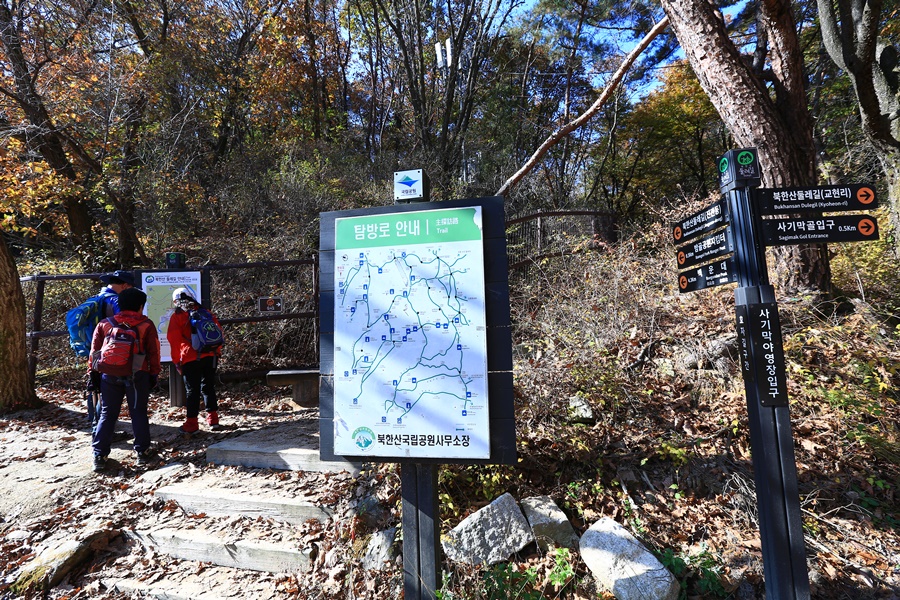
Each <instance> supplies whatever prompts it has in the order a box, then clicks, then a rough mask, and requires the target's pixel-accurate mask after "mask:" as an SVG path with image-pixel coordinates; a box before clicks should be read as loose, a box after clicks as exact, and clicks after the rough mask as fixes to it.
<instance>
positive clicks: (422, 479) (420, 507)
mask: <svg viewBox="0 0 900 600" xmlns="http://www.w3.org/2000/svg"><path fill="white" fill-rule="evenodd" d="M437 490H438V467H437V465H432V464H422V463H402V464H401V466H400V496H401V501H402V505H403V507H402V508H403V510H402V517H401V518H402V523H403V590H404V596H403V597H404V598H409V599H410V600H433V599H434V598H436V597H437V596H436V591H437V590H438V589H440V584H441V555H440V543H439V542H440V522H441V521H440V503H439V502H438V493H437Z"/></svg>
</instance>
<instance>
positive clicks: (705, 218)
mask: <svg viewBox="0 0 900 600" xmlns="http://www.w3.org/2000/svg"><path fill="white" fill-rule="evenodd" d="M725 206H726V205H725V200H724V199H723V200H719V201H718V202H716V203H715V204H713V205H712V206H710V207H708V208H704V209H703V210H701V211H700V212H698V213H695V214H693V215H691V216H690V217H688V218H686V219H682V220H681V221H678V222H677V223H674V224H673V225H672V239H673V240H675V245H676V246H678V245H680V244H683V243H685V242H687V241H688V240H691V239H693V238H695V237H697V236H699V235H702V234H704V233H707V232H710V231H713V230H714V229H718V228H719V227H721V226H722V225H724V224H726V223H727V222H728V211H727V209H726V207H725Z"/></svg>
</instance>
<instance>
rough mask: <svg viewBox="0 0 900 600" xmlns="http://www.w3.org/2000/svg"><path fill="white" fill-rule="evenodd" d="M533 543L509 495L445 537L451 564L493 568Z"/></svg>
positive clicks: (495, 501) (528, 529)
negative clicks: (453, 562)
mask: <svg viewBox="0 0 900 600" xmlns="http://www.w3.org/2000/svg"><path fill="white" fill-rule="evenodd" d="M533 541H534V536H533V535H532V533H531V528H530V527H529V526H528V521H527V520H525V515H523V514H522V510H521V509H520V508H519V505H518V504H517V503H516V500H515V499H514V498H513V497H512V496H511V495H510V494H508V493H507V494H503V495H502V496H500V497H499V498H497V499H496V500H494V501H493V502H491V503H490V504H488V505H487V506H485V507H484V508H482V509H481V510H479V511H477V512H475V513H472V514H471V515H469V516H468V517H466V518H465V519H463V520H462V522H461V523H460V524H459V525H457V526H456V527H454V528H453V529H452V530H450V531H449V532H448V533H447V535H446V536H444V538H443V540H442V546H443V548H444V554H446V556H447V558H449V559H450V560H453V561H456V562H460V563H465V564H471V565H481V564H487V565H493V564H496V563H498V562H503V561H505V560H508V559H509V557H510V556H511V555H512V554H513V553H515V552H518V551H519V550H521V549H522V548H524V547H525V546H527V545H528V544H530V543H531V542H533Z"/></svg>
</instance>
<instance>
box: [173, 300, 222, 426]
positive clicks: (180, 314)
mask: <svg viewBox="0 0 900 600" xmlns="http://www.w3.org/2000/svg"><path fill="white" fill-rule="evenodd" d="M172 303H173V304H174V305H175V307H176V308H175V313H174V314H173V315H172V317H171V319H170V320H169V329H168V331H167V332H166V339H168V340H169V346H170V347H171V353H172V363H173V364H174V365H175V368H176V369H178V372H179V373H181V376H182V378H183V379H184V391H185V405H186V409H187V416H186V418H185V421H184V424H183V425H182V426H181V430H182V431H183V432H185V433H194V432H195V431H197V430H198V429H200V426H199V425H198V423H197V417H198V415H199V414H200V398H201V397H202V398H203V406H204V407H205V408H206V423H207V424H208V425H209V426H210V428H211V429H213V430H217V429H219V412H218V411H219V405H218V401H217V400H216V384H215V379H216V365H217V362H218V359H219V356H220V355H221V353H222V349H221V346H217V347H216V348H214V349H212V350H203V349H200V350H197V349H195V348H194V341H193V340H194V339H196V336H195V335H194V334H195V332H194V331H193V330H192V326H191V314H193V313H194V312H195V311H198V310H205V309H202V307H201V306H200V303H199V302H197V299H196V298H194V296H193V295H192V294H191V292H190V291H188V290H187V289H186V288H183V287H182V288H178V289H176V290H175V291H174V292H172ZM211 316H212V319H213V321H215V324H216V325H217V326H218V327H219V330H220V331H221V327H222V325H221V323H219V319H218V318H216V316H215V315H211ZM192 338H193V339H192ZM220 343H221V341H220Z"/></svg>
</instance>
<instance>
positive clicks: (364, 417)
mask: <svg viewBox="0 0 900 600" xmlns="http://www.w3.org/2000/svg"><path fill="white" fill-rule="evenodd" d="M483 254H484V252H483V225H482V207H480V206H471V207H464V208H449V209H436V210H423V211H407V212H402V213H385V214H377V215H367V216H358V217H348V218H338V219H336V220H335V251H334V262H335V264H334V289H335V307H334V453H335V454H337V455H343V456H367V455H368V456H380V457H404V458H454V459H467V458H472V459H477V458H488V457H489V456H490V439H489V437H490V436H489V422H488V388H487V371H488V369H487V344H486V320H485V283H484V281H485V277H484V256H483Z"/></svg>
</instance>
